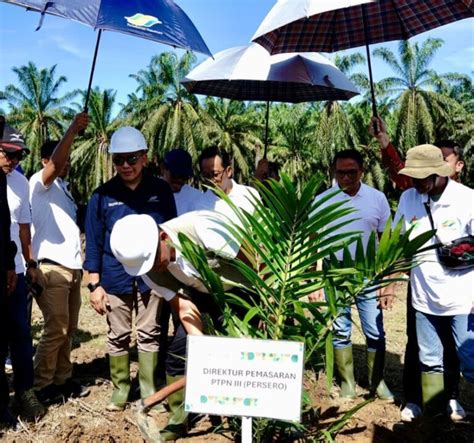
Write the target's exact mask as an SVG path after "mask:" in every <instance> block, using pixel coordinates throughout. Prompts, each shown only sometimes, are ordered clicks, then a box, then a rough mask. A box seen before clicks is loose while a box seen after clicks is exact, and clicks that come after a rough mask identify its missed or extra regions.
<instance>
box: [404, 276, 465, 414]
mask: <svg viewBox="0 0 474 443" xmlns="http://www.w3.org/2000/svg"><path fill="white" fill-rule="evenodd" d="M411 299H412V293H411V286H410V285H408V293H407V339H408V340H407V345H406V348H405V362H404V366H403V393H404V396H405V402H407V403H415V404H417V405H421V404H422V397H421V369H420V358H419V349H418V340H417V336H416V317H415V312H416V311H415V309H414V308H413V306H412V304H411ZM440 338H441V341H442V343H443V348H444V356H443V360H444V390H445V393H446V397H447V398H449V399H452V398H457V397H458V396H459V380H460V377H461V375H460V371H461V369H460V366H459V358H458V355H457V353H456V346H455V343H454V338H453V334H452V331H451V327H450V325H449V324H447V323H446V324H445V327H443V329H442V330H441V336H440Z"/></svg>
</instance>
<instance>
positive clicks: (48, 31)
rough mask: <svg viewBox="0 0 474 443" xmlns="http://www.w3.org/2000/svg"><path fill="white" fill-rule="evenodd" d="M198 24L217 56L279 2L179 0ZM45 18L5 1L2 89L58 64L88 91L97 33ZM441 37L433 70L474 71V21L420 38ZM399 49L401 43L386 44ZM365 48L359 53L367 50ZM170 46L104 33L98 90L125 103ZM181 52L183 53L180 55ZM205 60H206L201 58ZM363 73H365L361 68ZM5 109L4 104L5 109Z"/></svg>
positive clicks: (241, 41)
mask: <svg viewBox="0 0 474 443" xmlns="http://www.w3.org/2000/svg"><path fill="white" fill-rule="evenodd" d="M176 3H178V4H179V5H180V6H181V7H182V8H183V9H184V10H185V11H186V13H187V14H188V15H189V17H190V18H191V19H192V20H193V22H194V24H195V25H196V27H197V28H198V30H199V31H200V33H201V35H202V36H203V38H204V40H205V41H206V43H207V45H208V46H209V49H210V50H211V52H213V53H216V52H218V51H220V50H222V49H226V48H230V47H233V46H239V45H245V44H247V43H248V42H249V41H250V39H251V37H252V36H253V34H254V32H255V30H256V29H257V27H258V25H259V24H260V22H261V21H262V19H263V18H264V17H265V15H266V14H267V12H268V11H269V10H270V9H271V7H272V6H273V4H274V3H275V0H176ZM38 20H39V14H37V13H33V12H26V11H25V10H24V9H22V8H20V7H18V6H12V5H8V4H5V3H1V2H0V60H1V62H0V90H1V89H3V88H4V87H5V86H6V85H7V84H10V83H14V82H15V75H14V73H13V72H12V70H11V69H12V67H14V66H21V65H24V64H26V63H27V62H29V61H33V62H34V63H36V64H37V65H38V66H39V67H50V66H52V65H54V64H57V65H58V67H57V72H58V74H61V75H65V76H66V77H67V79H68V82H67V83H66V85H65V88H64V91H63V92H66V91H67V90H71V89H74V88H83V89H85V87H86V86H87V82H88V78H89V69H90V64H91V59H92V54H93V49H94V45H95V38H96V34H95V33H94V31H93V30H92V29H91V28H88V27H86V26H84V25H81V24H78V23H73V22H70V21H67V20H64V19H59V18H55V17H52V16H46V17H45V21H44V24H43V27H42V29H41V30H40V31H38V32H35V31H34V30H35V28H36V26H37V24H38ZM427 37H437V38H438V37H439V38H442V39H443V40H444V41H445V44H444V46H443V47H442V48H441V50H440V51H439V52H438V54H437V57H436V58H435V60H434V63H433V67H434V69H436V70H437V71H438V72H440V73H443V72H452V71H456V72H463V73H466V74H469V75H471V76H472V73H473V71H474V19H468V20H463V21H461V22H458V23H453V24H450V25H447V26H444V27H442V28H438V29H435V30H433V31H430V32H428V33H424V34H421V35H420V36H417V37H415V38H414V39H412V41H421V40H424V39H425V38H427ZM383 46H388V47H390V48H391V49H392V50H396V43H388V44H387V43H386V44H384V45H383ZM363 49H364V48H360V49H358V50H360V51H363ZM168 50H172V49H171V48H170V47H168V46H164V45H160V44H157V43H154V42H150V41H147V40H143V39H139V38H134V37H131V36H127V35H122V34H118V33H114V32H107V33H104V34H103V36H102V42H101V49H100V53H99V58H98V61H97V67H96V73H95V78H94V85H98V86H100V87H101V88H112V89H115V90H117V91H118V93H117V101H118V102H119V103H120V102H124V101H125V100H126V97H127V94H129V93H131V92H133V91H134V90H135V88H136V82H135V81H134V80H133V79H131V78H129V74H132V73H135V72H137V71H138V70H140V69H142V68H144V67H145V66H146V65H147V64H148V62H149V60H150V58H151V57H152V56H153V55H154V54H157V53H160V52H162V51H168ZM177 52H178V53H180V51H177ZM198 58H199V60H202V59H203V56H201V55H198ZM361 69H363V68H361ZM373 70H374V76H375V79H376V80H377V79H379V78H382V77H385V76H387V75H390V70H389V69H388V68H387V67H386V66H385V65H384V63H383V62H381V61H378V60H374V62H373ZM0 106H1V105H0Z"/></svg>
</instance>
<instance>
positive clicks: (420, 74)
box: [373, 38, 459, 150]
mask: <svg viewBox="0 0 474 443" xmlns="http://www.w3.org/2000/svg"><path fill="white" fill-rule="evenodd" d="M442 44H443V40H441V39H433V38H429V39H427V40H425V41H424V42H423V43H422V44H421V45H419V44H418V43H413V44H412V43H410V42H408V41H401V42H400V43H399V47H398V58H397V56H396V55H395V54H394V53H393V52H392V51H391V50H390V49H388V48H378V49H376V50H374V52H373V53H374V55H375V56H376V57H379V58H381V59H382V60H384V61H385V62H386V63H387V64H388V65H389V66H390V68H392V70H393V71H394V73H395V74H396V76H394V77H388V78H385V79H383V80H381V81H380V82H379V83H380V85H381V86H382V88H384V89H385V90H386V91H388V93H389V94H391V95H393V96H395V97H396V100H397V104H398V108H397V110H396V116H397V120H398V122H397V125H396V128H395V143H396V144H397V146H398V147H400V148H402V149H404V150H406V149H407V148H409V147H412V146H415V145H417V144H420V143H428V142H432V141H433V140H434V137H435V128H436V126H437V125H438V124H440V122H442V121H443V120H444V121H446V120H449V119H450V115H452V112H453V110H455V109H458V108H459V105H458V103H457V102H456V101H455V100H454V99H452V98H450V97H449V96H447V95H446V94H441V93H439V92H436V88H437V87H438V86H439V84H440V81H441V82H446V83H452V81H453V78H452V77H451V75H450V74H442V75H439V74H437V73H436V72H435V71H433V70H432V69H430V64H431V62H432V61H433V58H434V56H435V54H436V52H437V51H438V50H439V48H440V47H441V46H442Z"/></svg>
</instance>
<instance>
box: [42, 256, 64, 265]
mask: <svg viewBox="0 0 474 443" xmlns="http://www.w3.org/2000/svg"><path fill="white" fill-rule="evenodd" d="M38 263H40V264H41V263H45V264H48V265H56V266H62V264H61V263H58V262H57V261H54V260H50V259H49V258H42V259H41V260H39V261H38Z"/></svg>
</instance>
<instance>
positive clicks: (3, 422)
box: [0, 409, 18, 429]
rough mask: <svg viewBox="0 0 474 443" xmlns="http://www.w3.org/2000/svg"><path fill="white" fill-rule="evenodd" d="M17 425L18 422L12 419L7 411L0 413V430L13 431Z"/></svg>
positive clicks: (14, 418)
mask: <svg viewBox="0 0 474 443" xmlns="http://www.w3.org/2000/svg"><path fill="white" fill-rule="evenodd" d="M17 425H18V420H17V419H16V417H14V416H13V415H12V414H11V412H10V411H9V410H8V409H5V410H4V411H3V412H1V413H0V428H4V429H15V428H16V427H17Z"/></svg>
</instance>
